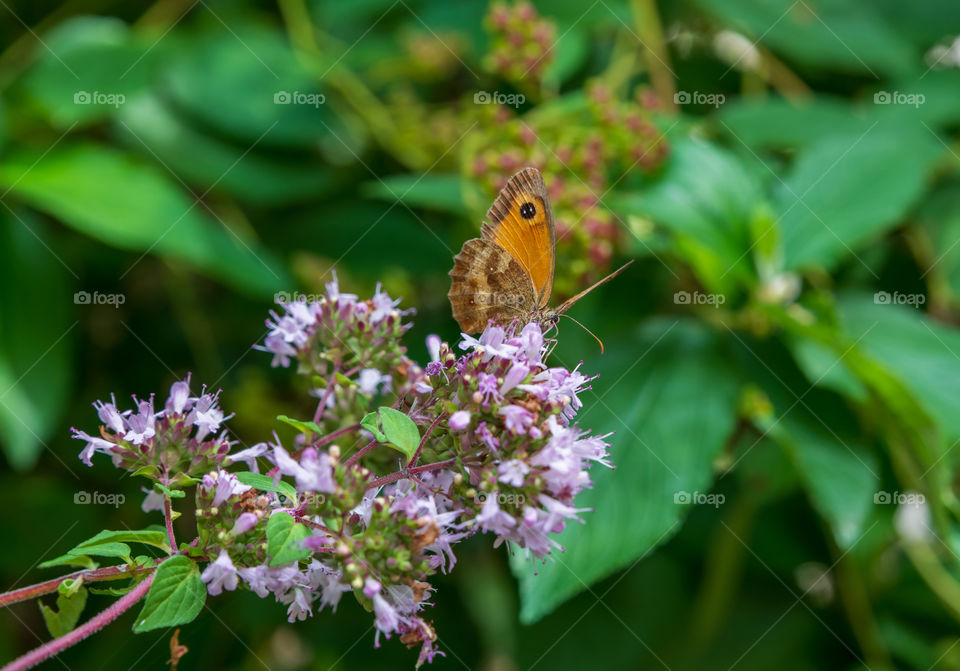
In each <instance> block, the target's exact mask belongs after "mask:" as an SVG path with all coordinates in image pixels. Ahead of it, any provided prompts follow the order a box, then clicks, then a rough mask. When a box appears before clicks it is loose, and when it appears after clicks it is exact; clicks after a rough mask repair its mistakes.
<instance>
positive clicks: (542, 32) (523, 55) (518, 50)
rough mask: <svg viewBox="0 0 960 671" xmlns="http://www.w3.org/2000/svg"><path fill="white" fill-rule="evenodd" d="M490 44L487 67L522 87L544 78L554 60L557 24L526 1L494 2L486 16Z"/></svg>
mask: <svg viewBox="0 0 960 671" xmlns="http://www.w3.org/2000/svg"><path fill="white" fill-rule="evenodd" d="M485 23H486V26H487V30H488V32H489V33H490V37H491V43H492V44H491V47H490V51H489V53H488V54H487V67H488V69H489V70H491V71H492V72H494V73H496V74H498V75H499V76H501V77H503V78H504V79H505V80H507V81H509V82H511V83H513V84H515V85H517V86H519V87H521V88H525V87H528V86H529V85H530V83H531V82H536V83H538V84H539V81H540V80H541V79H542V78H543V74H544V71H545V70H546V69H547V67H549V65H550V63H552V62H553V48H554V46H555V44H554V42H555V40H556V32H557V31H556V26H554V24H553V22H551V21H548V20H545V19H541V18H540V17H539V15H538V14H537V10H536V8H535V7H534V6H533V5H532V4H531V3H529V2H526V1H524V2H518V3H516V4H515V5H512V6H511V5H508V4H505V3H495V4H493V5H491V6H490V11H489V12H488V13H487V18H486V22H485Z"/></svg>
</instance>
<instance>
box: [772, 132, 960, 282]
mask: <svg viewBox="0 0 960 671" xmlns="http://www.w3.org/2000/svg"><path fill="white" fill-rule="evenodd" d="M905 146H909V147H910V151H909V152H903V147H905ZM944 151H945V149H944V148H943V145H942V144H940V142H938V141H937V139H936V138H935V137H934V135H933V134H932V133H930V132H929V131H928V130H927V129H925V128H923V127H922V126H920V127H918V126H917V124H909V125H904V124H884V123H881V122H877V124H876V125H874V126H872V127H870V128H869V129H867V130H866V131H865V132H863V133H859V134H849V135H833V136H830V137H827V138H824V139H823V140H821V141H819V142H816V143H813V144H812V145H810V146H809V147H808V148H807V149H805V150H804V151H803V152H801V154H800V155H799V156H798V158H797V160H796V163H795V164H794V166H793V168H792V170H791V172H790V174H789V175H788V176H787V177H786V178H785V179H784V181H783V185H782V187H783V188H781V189H780V190H779V194H778V198H777V201H776V209H777V211H778V213H779V215H780V226H781V228H782V230H783V240H784V252H785V266H786V268H787V269H789V270H793V269H801V268H807V267H811V266H820V267H825V268H830V267H832V266H833V265H834V264H835V263H837V262H838V261H840V260H842V259H845V258H847V257H848V256H849V255H851V254H855V253H856V248H857V247H858V246H859V245H862V244H864V243H866V242H868V241H870V240H872V239H874V238H876V237H877V236H878V235H880V234H881V233H883V232H885V231H886V230H887V229H889V228H890V227H892V226H895V225H896V224H897V223H899V221H900V220H901V219H902V218H903V216H904V215H905V214H906V213H907V211H908V210H909V208H910V207H911V206H912V205H913V203H914V202H916V201H917V199H918V198H919V197H920V196H921V194H922V193H923V192H924V189H925V188H926V182H927V178H928V177H929V175H930V173H931V171H932V169H933V168H934V167H935V164H936V163H937V161H938V159H939V158H940V157H941V155H942V154H943V152H944ZM865 194H869V197H865Z"/></svg>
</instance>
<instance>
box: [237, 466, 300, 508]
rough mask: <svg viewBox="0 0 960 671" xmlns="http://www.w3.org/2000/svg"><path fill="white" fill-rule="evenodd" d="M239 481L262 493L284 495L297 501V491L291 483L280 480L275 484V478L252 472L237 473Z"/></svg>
mask: <svg viewBox="0 0 960 671" xmlns="http://www.w3.org/2000/svg"><path fill="white" fill-rule="evenodd" d="M235 475H236V476H237V480H239V481H240V482H241V483H242V484H244V485H247V486H248V487H253V488H254V489H259V490H260V491H262V492H277V493H278V494H283V495H284V496H286V497H287V498H288V499H290V500H291V501H296V500H297V490H296V489H295V488H294V486H293V485H291V484H290V483H289V482H284V481H283V480H280V481H279V482H276V483H274V481H273V478H271V477H270V476H269V475H263V474H262V473H253V472H251V471H240V472H239V473H235Z"/></svg>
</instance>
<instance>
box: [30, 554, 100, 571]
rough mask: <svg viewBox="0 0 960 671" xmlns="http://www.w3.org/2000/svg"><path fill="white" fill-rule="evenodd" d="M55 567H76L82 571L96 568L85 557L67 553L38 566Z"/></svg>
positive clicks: (95, 564)
mask: <svg viewBox="0 0 960 671" xmlns="http://www.w3.org/2000/svg"><path fill="white" fill-rule="evenodd" d="M56 566H78V567H80V568H84V569H94V568H97V563H96V562H95V561H93V560H92V559H90V557H87V556H86V555H79V554H78V555H74V554H69V553H67V554H65V555H60V556H59V557H56V558H55V559H48V560H47V561H45V562H43V563H42V564H40V565H39V567H40V568H54V567H56Z"/></svg>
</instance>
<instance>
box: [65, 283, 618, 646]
mask: <svg viewBox="0 0 960 671" xmlns="http://www.w3.org/2000/svg"><path fill="white" fill-rule="evenodd" d="M398 303H399V301H396V300H393V299H391V298H390V297H389V296H388V295H387V294H386V293H384V292H382V291H381V290H380V288H379V287H378V288H377V291H376V292H375V294H374V296H373V297H372V298H371V299H370V300H365V301H361V300H359V299H358V298H357V297H356V296H354V295H351V294H344V293H341V292H340V290H339V286H338V284H337V281H336V279H334V281H333V282H331V283H330V284H329V285H327V291H326V293H325V294H324V295H323V296H321V297H320V298H319V300H317V301H315V302H311V303H286V304H282V305H281V307H282V310H283V312H282V314H280V313H272V314H271V319H270V320H269V321H268V325H269V326H270V331H269V334H268V336H267V338H266V340H265V342H264V344H263V346H262V347H260V349H262V350H265V351H267V352H270V353H272V354H273V356H274V359H273V363H274V365H278V366H290V365H291V364H292V363H293V362H294V361H296V362H297V371H298V372H299V373H301V374H303V375H304V376H306V377H307V378H308V379H310V380H312V381H313V383H314V387H313V388H312V392H313V394H314V395H315V396H317V397H318V399H319V400H318V403H317V410H316V413H315V415H314V420H313V421H299V420H289V419H288V418H285V419H287V421H288V423H290V424H292V425H293V426H295V427H296V428H297V429H298V430H299V433H298V435H297V437H296V439H295V440H294V444H293V445H290V447H289V449H288V447H285V446H284V444H283V443H282V442H281V441H280V439H279V438H278V437H276V436H274V438H273V439H272V440H270V441H267V442H262V443H258V444H256V445H254V446H252V447H249V448H247V449H243V450H241V451H237V452H234V453H232V454H230V453H229V448H230V445H229V443H227V442H226V441H225V439H223V437H222V436H221V437H220V438H218V439H212V438H210V435H211V432H212V431H213V430H214V429H216V428H217V426H218V425H219V422H221V421H222V420H223V419H224V418H223V415H222V413H219V411H218V410H217V411H216V412H214V411H213V410H212V408H215V400H216V399H215V397H212V396H210V395H208V394H202V395H201V396H200V397H197V398H193V397H190V396H189V387H188V381H183V382H178V383H176V384H174V386H173V389H172V390H171V394H170V399H169V400H168V402H167V405H166V408H165V409H164V410H163V411H161V412H160V413H153V411H152V406H149V407H148V405H147V404H142V403H141V404H139V405H140V406H141V409H140V410H139V411H138V413H137V414H136V415H133V414H131V413H126V414H121V413H119V412H117V411H116V408H115V406H114V405H113V404H98V405H97V408H98V411H99V412H100V416H101V419H102V420H103V421H104V422H105V424H106V425H107V426H106V427H105V428H104V429H103V430H102V434H103V436H104V437H103V438H94V437H91V436H88V435H87V434H85V433H83V432H79V431H77V432H76V436H77V437H78V438H82V439H84V440H86V441H87V442H88V447H87V449H85V450H84V452H83V454H82V455H81V456H82V458H83V459H84V460H86V461H89V457H90V455H91V454H92V452H95V451H102V452H107V453H108V454H110V455H111V456H112V457H113V458H114V462H115V463H116V464H117V465H120V466H122V467H124V468H129V467H132V466H136V465H137V464H140V463H141V462H140V461H135V460H132V458H131V457H130V456H128V455H127V453H126V452H125V450H127V449H129V447H130V446H132V447H136V448H138V449H139V448H140V447H141V446H145V447H144V454H153V453H154V452H155V451H156V450H157V446H158V445H162V446H163V449H161V450H160V452H161V453H162V455H163V456H162V459H164V460H165V461H163V462H162V463H163V464H164V466H165V467H166V468H168V469H172V468H175V467H183V468H185V469H186V470H185V471H184V472H185V473H193V474H194V475H195V476H196V479H195V480H193V482H196V483H197V484H196V493H195V502H196V526H197V528H196V537H195V538H194V539H193V540H192V541H190V542H189V543H184V544H182V545H181V546H180V551H181V552H183V553H184V554H186V555H187V556H190V557H193V558H194V559H196V560H197V561H199V562H205V563H206V567H205V568H204V570H203V572H202V574H201V577H202V579H203V581H204V582H205V583H206V584H207V590H208V592H209V594H211V595H214V596H216V595H219V594H221V593H222V592H224V591H231V590H236V589H248V590H250V591H252V592H254V593H255V594H257V595H259V596H261V597H265V598H266V597H273V599H274V600H275V601H277V602H279V603H281V604H284V605H285V606H286V609H287V616H288V618H289V620H290V621H291V622H293V621H296V620H302V619H305V618H307V617H309V616H312V615H314V614H316V613H319V612H320V611H322V610H323V609H324V608H328V607H329V608H330V609H331V610H335V609H336V608H337V606H338V604H339V602H340V600H341V598H342V596H343V595H344V594H346V593H351V594H352V595H353V597H354V598H355V599H356V600H357V601H359V602H360V603H361V604H362V605H363V606H364V607H365V608H367V609H368V610H369V611H371V612H372V613H373V617H374V625H375V628H376V630H377V634H376V637H375V644H376V645H379V643H380V639H381V637H386V638H392V637H394V636H396V637H397V638H399V639H400V641H401V642H403V643H404V644H406V645H407V646H411V647H412V646H419V647H420V654H419V660H418V664H419V663H423V662H425V661H430V660H432V659H433V657H434V656H435V655H436V654H443V653H442V652H440V651H439V650H438V649H437V645H436V640H437V636H436V633H435V629H434V624H433V622H431V621H430V620H428V619H427V618H426V617H425V608H426V607H427V606H428V605H429V602H430V599H431V597H432V594H433V591H434V588H433V586H432V584H431V582H430V581H431V578H432V577H433V576H434V575H435V574H436V573H437V572H438V571H440V572H448V571H450V570H451V569H452V568H453V567H454V565H455V564H456V561H457V558H456V555H455V548H456V545H457V543H459V542H460V541H462V540H464V539H466V538H468V537H470V536H473V535H476V534H480V533H487V534H491V535H492V536H493V537H494V544H495V545H499V544H501V543H502V542H503V541H511V542H513V543H515V544H516V545H517V546H518V547H519V548H524V549H525V550H526V552H527V553H528V554H529V555H530V556H531V557H535V558H547V557H548V556H549V555H550V554H551V552H553V551H554V550H556V549H558V548H559V547H560V546H559V544H558V543H557V541H556V540H555V536H556V534H558V533H559V532H560V531H562V530H563V528H564V526H565V524H566V523H567V521H568V520H571V519H575V520H579V521H583V520H582V518H581V517H580V514H581V513H583V512H585V509H583V508H577V507H576V506H575V503H574V499H575V497H576V495H577V494H578V493H579V492H580V491H582V490H583V489H584V488H586V487H589V486H590V482H591V481H590V476H589V474H588V469H589V467H590V466H591V464H593V463H594V462H599V463H602V464H604V465H606V466H610V464H609V462H608V461H607V444H606V442H605V440H604V439H605V438H606V436H590V435H588V434H587V432H585V431H583V430H582V429H580V428H579V427H577V426H576V424H575V423H574V419H575V417H576V414H577V412H578V410H579V409H580V407H581V400H580V395H581V393H582V392H583V390H584V389H585V388H586V385H587V384H589V380H590V378H588V377H586V376H585V375H584V374H583V373H581V372H580V371H579V370H578V369H574V370H568V369H566V368H563V367H550V366H548V365H547V363H546V358H547V355H548V352H549V348H550V344H551V343H550V341H547V340H545V338H544V334H543V331H542V329H541V327H540V325H539V324H537V323H530V324H525V325H521V324H512V325H509V326H506V327H504V326H497V325H494V324H490V325H489V326H488V327H487V328H486V329H485V330H484V332H483V333H482V334H481V335H480V336H479V337H477V338H474V337H470V336H466V335H465V336H464V337H463V340H462V341H461V342H460V343H459V344H458V348H459V352H457V351H455V350H454V348H452V347H451V346H450V345H449V344H447V343H445V342H442V341H441V339H440V338H438V337H436V336H430V337H429V338H428V339H427V352H428V355H429V357H430V362H429V363H428V364H427V365H426V366H424V367H421V366H419V365H417V364H416V363H414V362H413V361H411V360H410V359H409V358H408V357H407V355H406V351H405V349H404V348H403V347H402V345H401V344H400V340H401V337H402V335H403V333H404V332H405V331H406V330H407V329H408V328H409V324H407V323H404V321H403V317H404V316H405V315H406V314H408V312H404V311H401V310H399V309H398V307H397V306H398ZM578 368H579V367H578ZM141 416H143V417H141ZM144 418H145V419H144ZM398 418H399V419H398ZM214 419H215V420H216V421H215V422H214V421H212V420H214ZM147 420H149V421H147ZM145 421H146V422H147V423H146V424H145V423H144V422H145ZM194 427H195V431H196V433H195V434H194V433H193V431H194ZM205 440H206V441H207V442H204V441H205ZM101 443H102V444H101ZM121 443H122V444H123V446H122V449H121V448H118V445H119V444H121ZM127 443H129V445H127ZM207 443H210V444H212V445H215V446H216V450H215V454H216V458H210V459H208V460H207V461H205V462H203V465H204V466H205V468H206V469H207V470H206V471H205V472H203V473H202V475H201V474H198V473H197V472H196V468H195V466H194V460H195V459H196V457H195V455H196V454H198V453H199V454H203V455H207V454H208V453H209V450H210V449H211V448H210V447H209V446H207ZM288 445H289V443H288ZM108 446H109V447H108ZM201 446H207V447H201ZM135 454H138V455H139V452H136V451H135ZM137 458H138V459H139V458H141V457H139V456H138V457H137ZM143 458H146V457H143ZM148 461H149V459H148ZM150 463H152V462H150ZM241 465H245V466H246V468H245V469H244V468H237V467H238V466H241ZM228 469H229V470H228ZM140 474H142V475H147V476H148V477H154V479H156V480H157V481H159V482H162V483H163V482H166V481H169V478H167V479H165V480H161V478H159V477H157V476H156V475H155V474H151V473H150V472H146V473H144V472H141V473H140ZM167 514H169V511H167ZM168 523H169V520H168ZM171 529H172V527H171ZM170 533H171V534H172V533H173V532H172V531H171V532H170Z"/></svg>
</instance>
